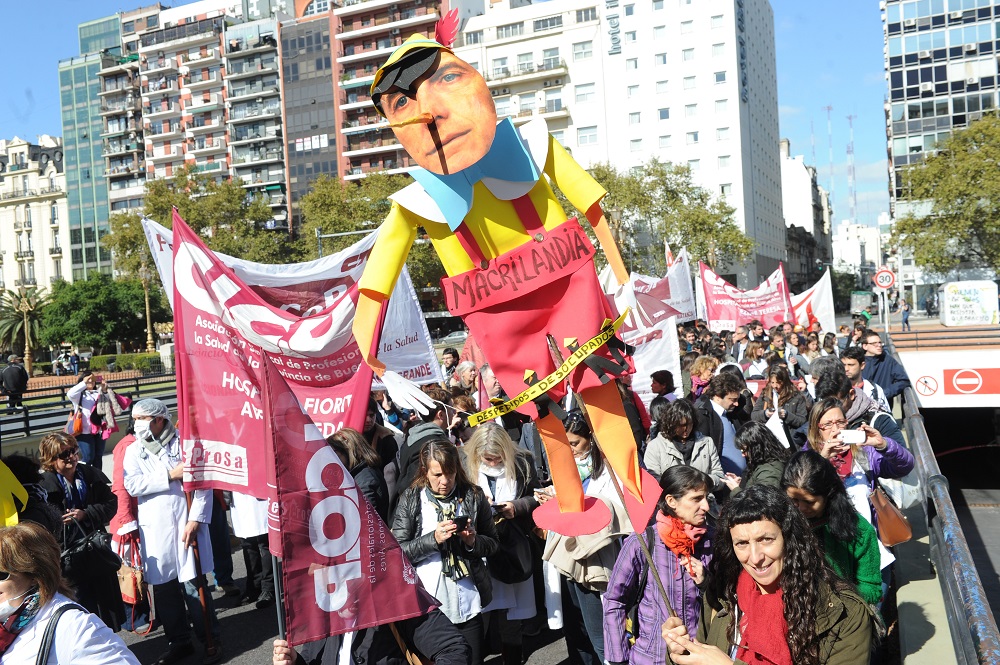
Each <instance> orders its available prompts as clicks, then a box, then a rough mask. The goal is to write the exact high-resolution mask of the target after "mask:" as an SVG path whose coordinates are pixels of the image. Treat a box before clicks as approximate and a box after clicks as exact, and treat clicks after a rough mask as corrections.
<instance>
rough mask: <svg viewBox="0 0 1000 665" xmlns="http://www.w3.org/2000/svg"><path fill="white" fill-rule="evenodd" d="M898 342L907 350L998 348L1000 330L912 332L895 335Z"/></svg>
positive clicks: (960, 329)
mask: <svg viewBox="0 0 1000 665" xmlns="http://www.w3.org/2000/svg"><path fill="white" fill-rule="evenodd" d="M893 337H895V338H896V342H897V343H898V344H899V346H901V347H904V346H905V347H906V350H907V351H909V350H913V351H919V350H920V349H942V348H948V347H955V346H998V345H1000V328H997V327H996V326H983V327H975V328H970V327H958V328H950V329H949V328H945V329H943V330H942V329H931V330H919V329H918V330H912V331H910V332H897V333H893Z"/></svg>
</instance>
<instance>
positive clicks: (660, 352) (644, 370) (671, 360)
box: [625, 316, 684, 409]
mask: <svg viewBox="0 0 1000 665" xmlns="http://www.w3.org/2000/svg"><path fill="white" fill-rule="evenodd" d="M625 343H626V344H631V345H633V346H634V347H635V352H634V354H633V355H632V361H633V362H634V364H635V374H634V375H633V376H632V390H633V391H635V393H636V394H637V395H638V396H639V398H640V399H641V400H642V401H643V404H645V405H646V408H647V409H648V408H649V403H650V402H652V401H653V398H655V397H656V395H655V394H654V393H653V390H652V378H651V376H650V375H651V374H652V373H653V372H655V371H657V370H661V369H665V370H667V371H669V372H670V374H671V376H673V377H674V384H675V385H676V386H677V389H676V391H675V393H674V394H676V395H677V397H683V396H684V390H683V388H682V387H681V385H682V381H681V357H680V347H679V346H678V343H677V318H676V317H673V316H670V317H667V318H665V319H661V320H659V321H657V322H656V323H654V324H653V325H651V326H649V327H648V328H646V329H645V330H641V331H640V330H631V331H629V332H626V333H625Z"/></svg>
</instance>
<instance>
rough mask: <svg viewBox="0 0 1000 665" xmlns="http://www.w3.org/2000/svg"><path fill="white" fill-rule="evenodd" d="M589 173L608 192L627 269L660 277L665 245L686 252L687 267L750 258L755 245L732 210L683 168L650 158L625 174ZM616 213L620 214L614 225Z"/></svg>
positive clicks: (606, 167)
mask: <svg viewBox="0 0 1000 665" xmlns="http://www.w3.org/2000/svg"><path fill="white" fill-rule="evenodd" d="M590 173H591V175H593V176H594V179H595V180H597V182H599V183H601V186H602V187H604V189H605V190H607V192H608V195H607V196H606V197H605V198H604V201H602V203H601V206H602V207H603V208H604V212H605V215H606V217H607V219H608V224H609V225H610V226H611V229H612V232H613V233H614V235H615V237H616V238H617V240H618V244H619V247H620V250H621V254H622V258H623V259H624V260H625V264H626V266H627V267H628V268H629V269H631V270H633V271H635V272H640V273H645V274H649V275H662V274H664V272H665V271H666V257H665V252H664V247H663V241H664V240H666V241H667V242H669V243H670V246H671V247H672V248H673V249H674V251H679V250H680V248H681V247H686V248H687V250H688V254H689V255H690V257H691V260H692V262H693V261H698V260H700V261H704V262H705V263H707V264H708V265H710V266H712V267H713V268H715V269H718V270H721V269H724V268H726V267H728V266H731V265H732V264H734V263H738V262H740V261H742V260H744V259H747V258H749V257H750V256H751V255H752V254H753V251H754V247H755V244H754V241H753V239H752V238H749V237H747V235H746V234H744V233H743V232H742V231H741V230H740V229H739V227H738V226H737V225H736V222H735V220H734V217H733V215H734V214H735V209H734V208H733V207H732V206H730V205H729V204H727V203H726V202H725V200H723V199H718V198H713V196H712V195H711V193H710V192H709V191H708V190H706V189H703V188H702V187H699V186H698V185H696V184H694V181H693V180H692V178H691V170H690V169H689V168H688V167H686V166H676V165H674V164H670V163H669V162H661V161H659V160H657V159H656V158H653V159H651V160H650V161H649V162H647V163H646V164H644V165H642V166H639V167H636V168H634V169H631V170H628V171H618V170H617V169H616V168H615V167H614V166H612V165H611V164H607V163H603V164H596V165H594V167H593V168H591V169H590ZM557 195H559V196H560V198H561V201H562V203H563V205H564V207H565V208H566V210H567V211H570V210H572V206H571V205H569V202H568V201H567V200H566V199H565V197H562V195H561V194H560V193H557ZM615 210H617V211H619V213H620V214H619V220H618V221H617V222H616V221H615V219H614V215H613V214H612V211H615ZM583 212H584V211H576V214H577V216H582V214H583Z"/></svg>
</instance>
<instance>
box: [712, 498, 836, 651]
mask: <svg viewBox="0 0 1000 665" xmlns="http://www.w3.org/2000/svg"><path fill="white" fill-rule="evenodd" d="M761 520H767V521H768V522H772V523H773V524H776V525H777V526H778V527H779V528H780V529H781V535H782V538H783V540H784V552H783V554H784V562H783V565H782V572H781V578H780V580H779V582H780V584H781V591H782V596H783V599H784V605H785V608H784V610H785V622H786V623H787V624H788V633H787V635H786V636H785V639H786V641H787V642H788V650H789V651H790V652H791V655H792V662H793V663H797V664H798V665H819V635H818V634H817V632H816V608H817V605H818V603H819V589H820V583H821V582H826V583H827V584H828V585H829V586H830V587H831V588H833V589H834V590H841V589H849V588H850V585H849V584H847V583H846V582H843V581H842V580H840V579H839V578H838V577H837V576H836V575H835V574H834V572H833V571H832V570H831V569H830V567H829V566H828V565H827V564H826V561H825V560H824V558H823V554H822V553H821V552H820V549H819V545H818V544H817V542H816V536H814V535H813V532H812V529H811V528H809V523H808V522H807V521H806V519H805V518H804V517H803V516H802V513H800V512H799V510H798V508H796V507H795V506H794V505H793V504H792V502H791V500H790V499H789V498H788V497H787V496H785V494H784V493H783V492H782V491H781V490H779V489H777V488H775V487H771V486H769V485H753V486H752V487H748V488H747V489H745V490H744V491H742V492H740V493H739V494H737V495H736V496H735V497H733V498H731V499H730V500H729V503H727V504H726V505H725V507H723V509H722V514H721V515H720V516H719V522H718V526H717V528H716V541H715V552H714V555H713V557H712V563H711V565H710V566H709V579H708V581H707V587H706V588H707V589H708V591H709V593H708V594H707V597H708V599H709V602H713V603H714V604H716V605H717V604H718V601H720V600H721V601H723V602H726V603H728V604H729V605H730V607H735V606H736V604H737V600H736V585H737V581H738V580H739V577H740V573H741V572H742V571H743V566H742V564H741V563H740V561H739V559H737V558H736V552H735V550H734V549H733V537H732V534H731V533H730V529H732V528H733V527H734V526H738V525H740V524H751V523H753V522H758V521H761ZM735 628H736V625H735V622H733V623H732V624H730V626H729V629H728V632H727V637H728V639H729V643H730V644H735V641H734V636H735Z"/></svg>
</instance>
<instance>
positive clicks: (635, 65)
mask: <svg viewBox="0 0 1000 665" xmlns="http://www.w3.org/2000/svg"><path fill="white" fill-rule="evenodd" d="M633 69H639V59H638V58H629V59H628V60H626V61H625V71H627V72H630V71H632V70H633Z"/></svg>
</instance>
